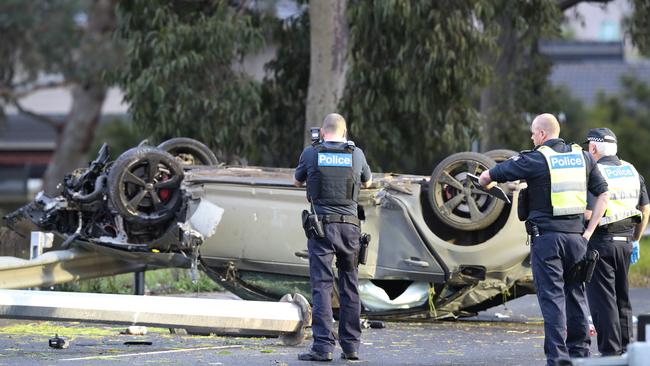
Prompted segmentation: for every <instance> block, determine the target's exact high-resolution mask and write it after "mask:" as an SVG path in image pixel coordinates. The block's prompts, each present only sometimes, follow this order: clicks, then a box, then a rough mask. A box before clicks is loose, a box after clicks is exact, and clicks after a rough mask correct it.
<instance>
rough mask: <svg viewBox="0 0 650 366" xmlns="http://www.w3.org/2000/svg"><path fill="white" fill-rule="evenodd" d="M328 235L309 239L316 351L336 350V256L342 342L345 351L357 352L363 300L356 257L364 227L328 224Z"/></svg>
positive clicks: (313, 330)
mask: <svg viewBox="0 0 650 366" xmlns="http://www.w3.org/2000/svg"><path fill="white" fill-rule="evenodd" d="M324 229H325V238H324V239H319V240H314V239H309V240H308V242H307V248H308V250H309V275H310V284H311V296H312V306H313V307H312V333H313V335H314V343H313V345H312V350H314V351H316V352H320V353H323V352H333V350H334V345H335V340H334V336H333V334H332V319H333V318H332V287H333V285H334V272H333V270H332V260H333V259H334V257H336V268H337V271H338V283H337V284H338V293H339V304H340V308H339V343H340V344H341V348H342V349H343V351H344V352H345V353H351V352H357V351H358V350H359V344H360V340H361V322H360V319H359V318H360V315H361V301H360V299H359V289H358V269H357V265H356V256H357V252H358V251H359V239H360V236H361V229H360V228H359V227H358V226H356V225H353V224H346V223H329V224H325V228H324Z"/></svg>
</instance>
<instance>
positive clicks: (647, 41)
mask: <svg viewBox="0 0 650 366" xmlns="http://www.w3.org/2000/svg"><path fill="white" fill-rule="evenodd" d="M630 1H631V3H632V6H633V7H634V11H633V12H632V14H631V16H630V17H629V18H628V19H627V21H626V28H627V31H628V33H629V34H630V36H631V38H632V43H634V45H636V46H637V47H638V48H639V50H640V51H641V53H642V54H644V55H646V56H650V2H648V1H647V0H630Z"/></svg>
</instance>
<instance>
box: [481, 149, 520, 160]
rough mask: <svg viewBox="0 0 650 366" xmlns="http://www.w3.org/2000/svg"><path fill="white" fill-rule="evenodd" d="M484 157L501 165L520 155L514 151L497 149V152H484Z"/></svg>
mask: <svg viewBox="0 0 650 366" xmlns="http://www.w3.org/2000/svg"><path fill="white" fill-rule="evenodd" d="M483 155H485V156H487V157H488V158H490V159H492V160H494V161H496V162H497V163H500V162H502V161H506V160H508V159H510V158H511V157H513V156H515V155H519V153H518V152H516V151H514V150H508V149H497V150H490V151H487V152H484V153H483Z"/></svg>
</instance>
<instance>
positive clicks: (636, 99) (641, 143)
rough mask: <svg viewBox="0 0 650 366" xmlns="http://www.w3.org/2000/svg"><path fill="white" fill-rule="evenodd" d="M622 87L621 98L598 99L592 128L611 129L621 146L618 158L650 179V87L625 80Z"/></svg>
mask: <svg viewBox="0 0 650 366" xmlns="http://www.w3.org/2000/svg"><path fill="white" fill-rule="evenodd" d="M621 86H622V87H623V91H622V92H621V94H620V95H616V96H605V95H602V94H601V95H599V96H598V99H597V102H596V105H595V106H594V107H593V109H592V110H591V111H590V113H589V127H592V128H593V127H609V128H610V129H611V130H612V131H613V132H614V133H615V134H616V138H617V140H618V142H619V143H618V156H619V157H620V158H621V159H624V160H627V161H629V162H630V163H632V164H634V166H635V167H636V168H637V170H638V171H639V173H641V174H642V175H643V176H644V177H645V178H646V179H649V178H650V155H648V150H647V145H646V143H647V141H650V85H648V84H647V83H644V82H643V81H640V80H638V79H637V78H635V77H633V76H625V77H623V78H622V79H621ZM585 132H586V131H585ZM646 182H647V181H646ZM646 184H647V183H646Z"/></svg>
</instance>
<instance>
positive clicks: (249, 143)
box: [118, 0, 263, 162]
mask: <svg viewBox="0 0 650 366" xmlns="http://www.w3.org/2000/svg"><path fill="white" fill-rule="evenodd" d="M230 3H231V2H229V1H221V0H196V1H190V0H186V1H174V2H170V1H164V0H152V1H142V0H129V1H122V2H120V4H119V13H120V16H121V19H120V26H119V32H118V33H119V36H120V37H122V38H123V39H125V40H126V42H127V65H126V67H125V68H124V70H123V71H122V73H121V75H120V77H119V80H120V83H121V85H122V87H123V89H124V92H125V99H126V100H127V101H128V102H129V103H130V112H131V115H132V118H133V120H134V121H135V123H136V124H137V125H138V126H140V127H141V128H143V129H145V130H149V131H153V135H154V137H155V138H157V139H158V140H163V139H166V138H170V137H175V136H187V137H194V138H197V139H199V140H201V141H203V142H205V143H207V144H208V145H209V146H210V147H211V148H212V149H213V150H214V151H215V152H216V153H217V157H218V158H220V160H222V161H226V162H245V161H246V160H245V159H244V157H246V156H247V155H249V154H251V153H253V152H254V150H255V137H256V135H257V129H258V127H259V125H258V123H259V105H260V101H261V96H260V86H259V83H256V82H254V81H253V80H251V79H250V78H249V77H248V76H246V75H244V74H243V73H242V72H239V71H237V70H236V67H233V64H234V63H235V62H234V61H236V60H238V59H239V58H241V57H242V55H244V54H245V53H247V52H251V51H253V50H255V49H256V48H257V47H259V46H260V45H261V44H262V43H263V37H262V34H261V31H260V28H259V27H254V26H253V24H252V19H251V16H250V15H249V14H248V12H247V11H246V9H243V8H235V7H232V6H231V5H230Z"/></svg>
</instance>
